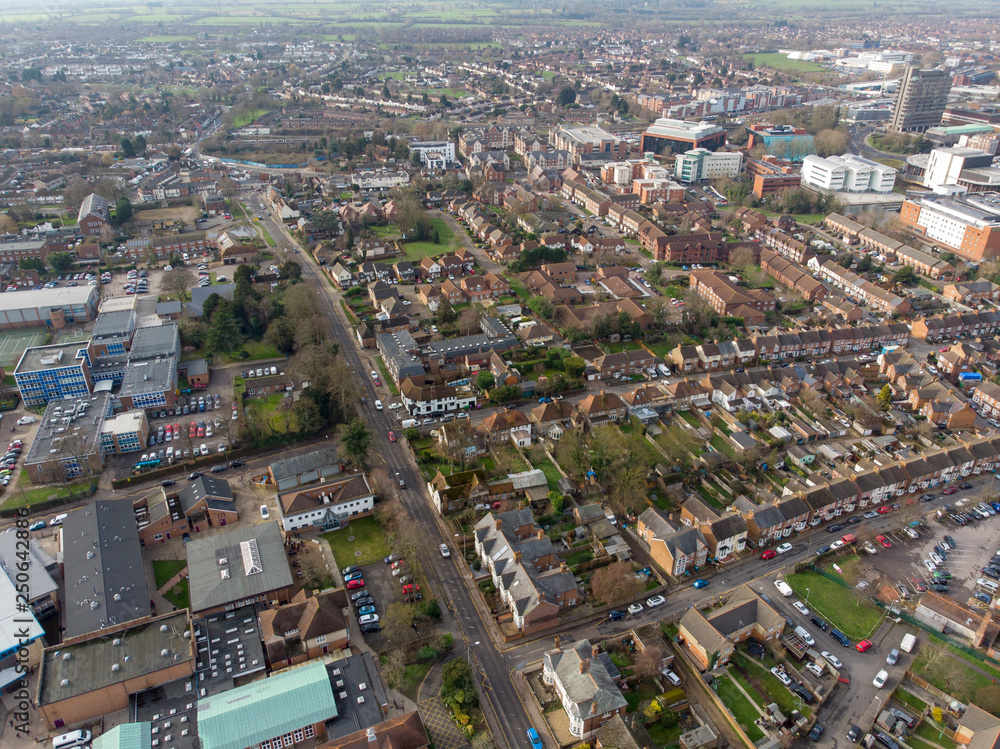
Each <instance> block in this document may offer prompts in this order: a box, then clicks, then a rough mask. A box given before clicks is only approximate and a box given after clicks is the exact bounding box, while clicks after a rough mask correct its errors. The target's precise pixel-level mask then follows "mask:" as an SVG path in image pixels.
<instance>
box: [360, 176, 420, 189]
mask: <svg viewBox="0 0 1000 749" xmlns="http://www.w3.org/2000/svg"><path fill="white" fill-rule="evenodd" d="M351 184H354V185H357V186H358V187H360V188H361V189H362V190H391V189H392V188H394V187H401V186H402V185H408V184H410V175H409V174H407V173H406V172H388V171H378V172H376V171H370V172H351Z"/></svg>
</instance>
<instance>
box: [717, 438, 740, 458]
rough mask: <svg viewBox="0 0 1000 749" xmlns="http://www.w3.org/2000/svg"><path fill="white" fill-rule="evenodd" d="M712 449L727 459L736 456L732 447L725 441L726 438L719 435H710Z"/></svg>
mask: <svg viewBox="0 0 1000 749" xmlns="http://www.w3.org/2000/svg"><path fill="white" fill-rule="evenodd" d="M712 447H714V448H715V449H716V450H718V451H719V452H720V453H722V454H723V455H725V456H726V457H727V458H733V457H735V455H736V450H735V449H733V446H732V445H730V444H729V443H728V442H727V441H726V438H725V437H723V436H722V435H721V434H718V433H714V434H713V435H712Z"/></svg>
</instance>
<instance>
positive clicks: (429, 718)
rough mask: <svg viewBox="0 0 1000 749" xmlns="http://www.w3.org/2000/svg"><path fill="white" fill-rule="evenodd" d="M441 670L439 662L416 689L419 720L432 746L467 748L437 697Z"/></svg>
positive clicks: (451, 748)
mask: <svg viewBox="0 0 1000 749" xmlns="http://www.w3.org/2000/svg"><path fill="white" fill-rule="evenodd" d="M443 668H444V661H440V660H439V661H438V662H437V663H435V664H434V665H433V666H432V667H431V670H430V671H428V672H427V674H426V675H425V676H424V680H423V681H422V682H420V687H419V688H418V689H417V707H418V709H419V710H420V719H421V720H422V721H423V722H424V726H425V727H426V728H427V733H428V734H429V735H430V737H431V742H432V743H433V744H434V746H436V747H440V748H441V749H462V747H465V746H468V745H469V742H468V741H466V740H465V735H464V734H463V733H462V732H461V731H460V730H459V728H458V725H456V723H455V721H454V720H452V717H451V715H450V713H449V712H448V709H447V708H446V707H445V706H444V703H443V702H441V698H440V697H438V692H439V691H440V689H441V670H442V669H443Z"/></svg>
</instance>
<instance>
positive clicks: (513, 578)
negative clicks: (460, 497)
mask: <svg viewBox="0 0 1000 749" xmlns="http://www.w3.org/2000/svg"><path fill="white" fill-rule="evenodd" d="M475 549H476V554H477V555H478V556H479V559H480V562H481V563H482V565H483V567H484V568H485V569H486V570H488V571H489V573H490V576H491V577H492V579H493V584H494V585H495V586H496V588H497V591H498V592H499V594H500V599H501V600H502V601H503V603H504V605H505V606H506V607H507V609H508V610H509V612H510V615H511V620H512V621H513V623H514V626H516V627H517V628H518V629H519V630H522V631H523V632H525V633H528V632H532V631H535V630H538V629H542V628H545V627H549V626H552V625H553V624H555V623H556V622H557V620H558V617H559V613H560V612H561V611H563V610H565V609H567V608H571V607H573V606H576V604H577V602H578V596H579V594H578V591H577V587H576V580H575V579H574V578H573V574H572V573H571V572H570V571H569V568H568V567H567V566H566V564H565V562H560V560H559V557H558V556H557V551H558V549H557V548H556V547H555V545H554V544H553V543H552V540H551V539H550V538H549V537H548V536H547V535H546V534H545V531H543V530H540V529H539V530H536V529H535V520H534V517H533V516H532V514H531V510H529V509H523V510H513V511H511V512H504V513H494V512H490V513H487V514H486V516H485V517H483V519H482V520H480V521H479V522H478V523H476V528H475Z"/></svg>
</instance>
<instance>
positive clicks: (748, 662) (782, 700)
mask: <svg viewBox="0 0 1000 749" xmlns="http://www.w3.org/2000/svg"><path fill="white" fill-rule="evenodd" d="M736 662H737V664H739V666H740V668H742V669H743V670H744V671H746V673H747V675H748V676H749V677H750V679H752V680H756V681H757V683H759V684H760V686H761V688H762V689H763V690H764V693H765V694H767V695H768V697H769V700H768V702H776V703H777V705H778V707H780V708H781V710H782V712H784V713H785V715H789V714H790V713H791V712H792V710H798V711H799V712H801V713H802V714H803V715H809V714H810V713H811V710H810V709H809V706H808V705H806V704H805V703H803V702H802V700H800V699H799V698H798V697H797V696H795V695H794V694H793V693H792V692H790V691H789V690H788V687H786V686H785V685H784V684H782V683H781V682H780V681H778V678H777V677H776V676H775V675H774V674H772V673H771V672H770V671H769V670H768V669H767V668H765V667H764V666H763V665H762V664H760V663H758V662H757V661H755V660H754V659H753V658H751V657H749V656H747V655H744V654H743V653H737V654H736ZM744 688H746V687H745V686H744ZM750 694H753V692H750Z"/></svg>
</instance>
